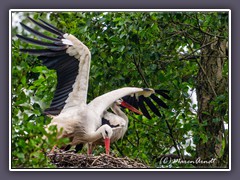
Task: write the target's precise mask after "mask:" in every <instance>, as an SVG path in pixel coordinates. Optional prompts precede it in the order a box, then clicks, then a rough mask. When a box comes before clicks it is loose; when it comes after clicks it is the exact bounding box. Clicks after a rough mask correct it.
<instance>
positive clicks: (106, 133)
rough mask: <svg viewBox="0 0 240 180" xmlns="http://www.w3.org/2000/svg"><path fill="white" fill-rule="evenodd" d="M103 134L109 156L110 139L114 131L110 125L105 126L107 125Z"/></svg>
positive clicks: (102, 131)
mask: <svg viewBox="0 0 240 180" xmlns="http://www.w3.org/2000/svg"><path fill="white" fill-rule="evenodd" d="M101 134H102V137H103V139H104V144H105V150H106V154H107V155H109V152H110V139H111V137H112V134H113V130H112V128H111V127H110V126H109V125H107V124H105V125H103V126H102V130H101Z"/></svg>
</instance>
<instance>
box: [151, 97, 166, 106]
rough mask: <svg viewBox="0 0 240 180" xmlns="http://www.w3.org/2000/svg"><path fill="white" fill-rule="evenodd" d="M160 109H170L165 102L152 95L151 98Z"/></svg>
mask: <svg viewBox="0 0 240 180" xmlns="http://www.w3.org/2000/svg"><path fill="white" fill-rule="evenodd" d="M150 97H151V98H152V99H153V100H154V101H155V102H156V103H157V104H158V105H159V106H160V107H163V108H165V109H167V108H168V106H167V105H166V103H165V102H163V101H162V100H161V99H160V98H158V97H157V96H156V95H154V94H152V95H151V96H150Z"/></svg>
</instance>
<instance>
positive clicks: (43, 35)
mask: <svg viewBox="0 0 240 180" xmlns="http://www.w3.org/2000/svg"><path fill="white" fill-rule="evenodd" d="M20 24H21V26H22V27H23V28H24V29H26V30H27V31H28V32H30V33H33V34H35V35H37V36H38V37H41V38H44V39H47V40H51V41H54V43H56V44H57V43H58V42H60V43H62V42H61V41H60V40H59V39H57V38H54V37H50V36H47V35H45V34H43V33H40V32H38V31H36V30H34V29H32V28H30V27H28V26H26V25H25V24H23V23H20Z"/></svg>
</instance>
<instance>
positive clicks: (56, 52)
mask: <svg viewBox="0 0 240 180" xmlns="http://www.w3.org/2000/svg"><path fill="white" fill-rule="evenodd" d="M29 19H30V20H31V21H32V22H33V23H34V24H36V25H37V26H39V27H40V28H42V29H44V30H46V31H48V32H50V33H52V34H53V35H57V36H58V37H57V38H55V37H50V36H47V35H45V34H43V33H40V32H38V31H36V30H34V29H32V28H30V27H28V26H26V25H24V24H23V23H21V25H22V26H23V28H24V29H26V30H27V31H29V32H31V33H33V34H34V35H37V36H38V37H41V38H44V39H47V40H50V41H51V42H44V41H40V40H36V39H32V38H29V37H25V36H21V35H17V37H18V38H19V39H21V40H23V41H25V42H28V43H31V44H35V45H38V46H43V47H46V48H45V49H20V51H21V52H23V53H29V54H31V55H36V56H38V58H39V59H40V60H41V62H42V64H43V65H45V66H46V67H47V68H48V69H54V70H56V72H57V86H56V90H55V93H54V97H53V100H52V102H51V105H50V107H49V108H47V109H45V111H44V113H45V114H51V115H57V114H59V113H60V112H61V110H62V108H63V107H64V105H65V104H66V103H65V101H66V99H67V98H68V95H69V93H70V92H71V91H72V90H73V84H74V82H75V80H76V76H77V75H78V65H79V61H78V60H77V59H76V58H74V57H71V56H69V55H68V54H67V53H66V49H67V48H68V45H65V44H63V43H62V41H61V39H63V35H64V34H65V33H63V32H62V31H60V30H59V29H57V28H56V27H54V26H53V25H51V24H49V23H47V22H45V21H43V20H41V19H40V21H41V22H37V21H35V20H34V19H32V18H30V17H29Z"/></svg>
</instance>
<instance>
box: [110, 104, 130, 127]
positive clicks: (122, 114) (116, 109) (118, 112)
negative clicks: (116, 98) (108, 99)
mask: <svg viewBox="0 0 240 180" xmlns="http://www.w3.org/2000/svg"><path fill="white" fill-rule="evenodd" d="M111 109H112V111H113V112H114V113H115V114H116V115H118V116H120V117H122V118H123V119H124V120H125V121H126V123H127V124H128V117H127V116H126V114H125V113H124V112H122V110H121V108H120V107H119V106H118V105H116V104H115V103H113V106H112V107H111Z"/></svg>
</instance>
